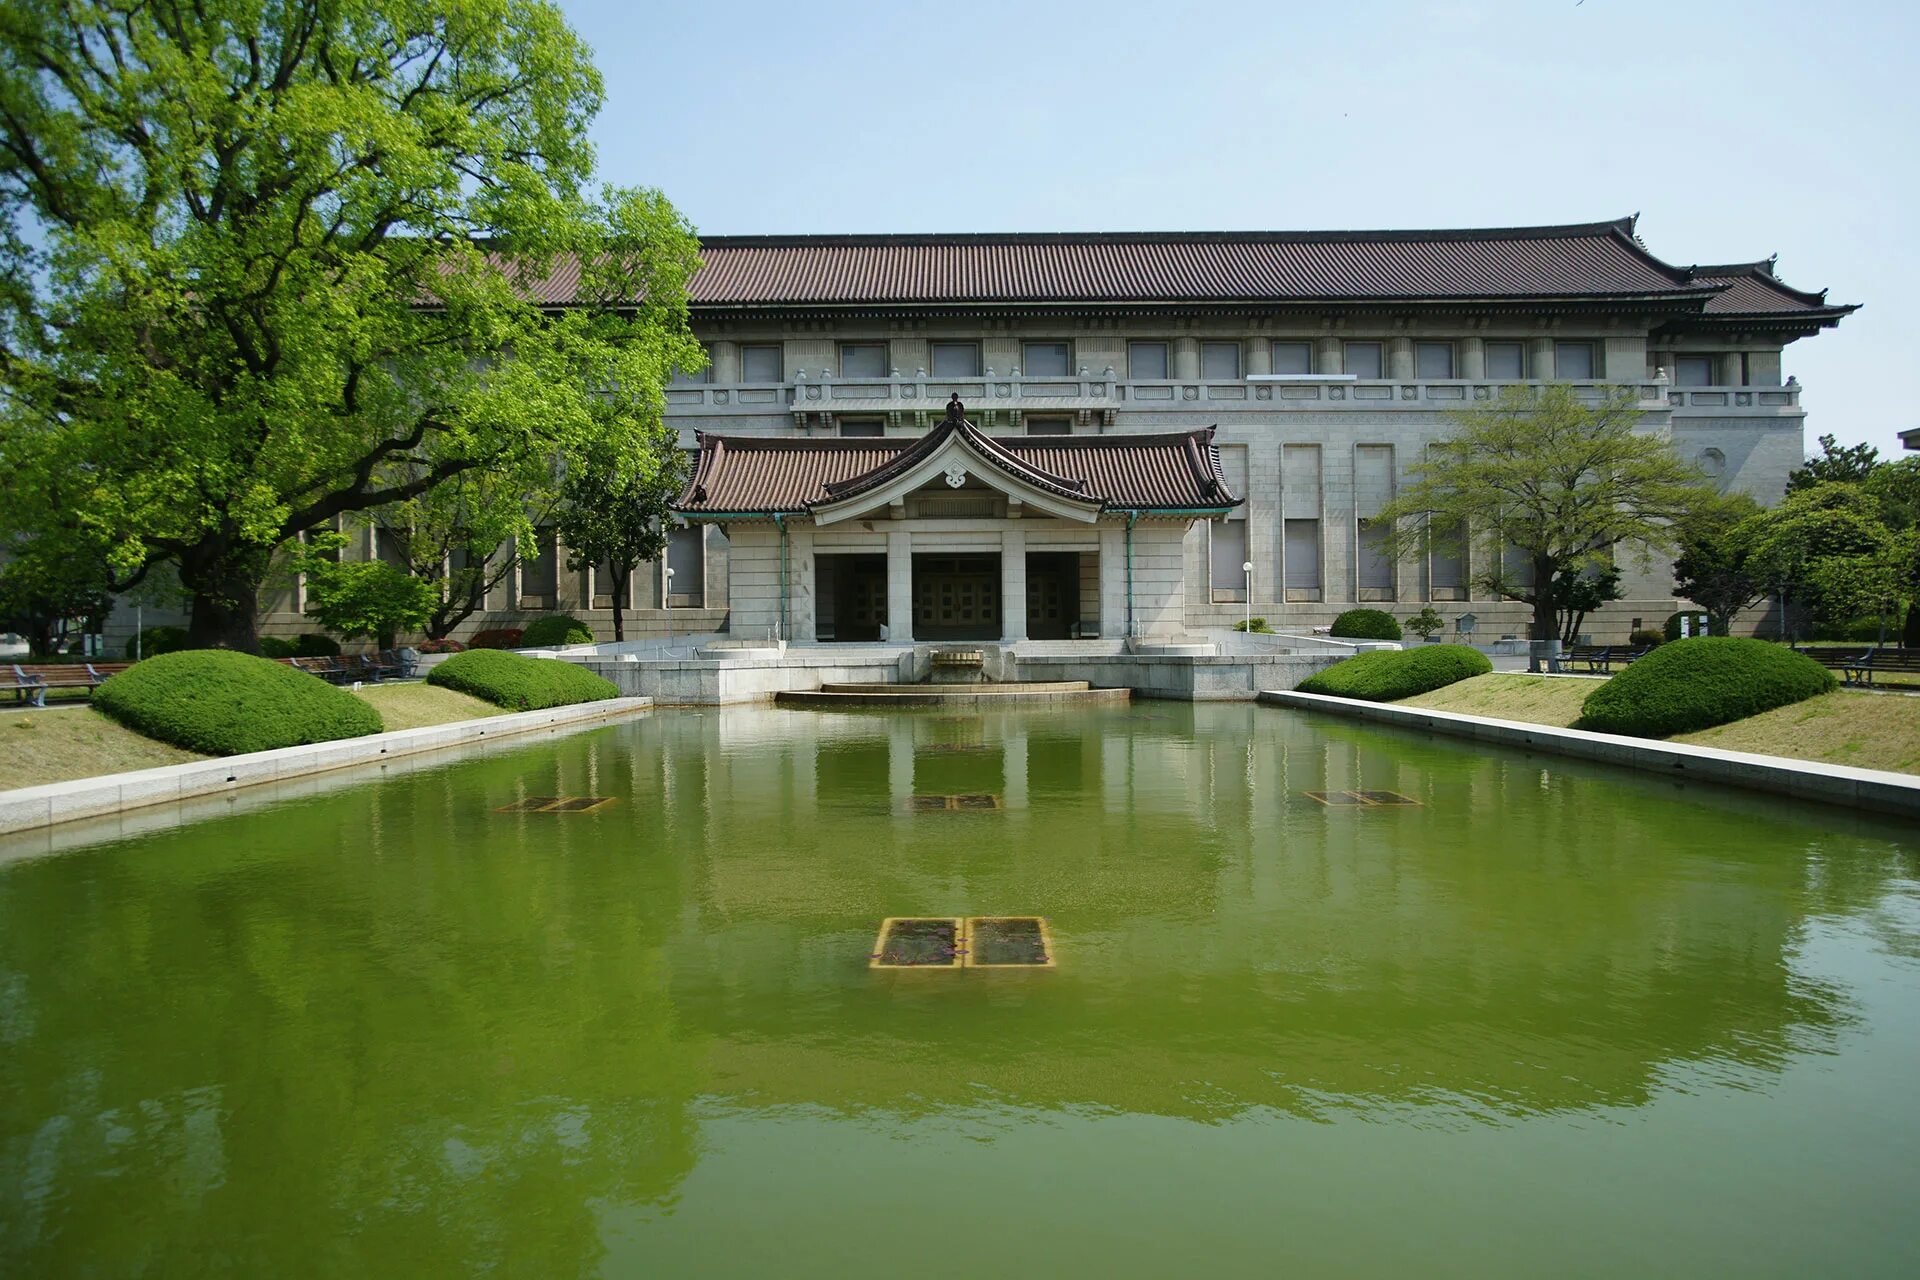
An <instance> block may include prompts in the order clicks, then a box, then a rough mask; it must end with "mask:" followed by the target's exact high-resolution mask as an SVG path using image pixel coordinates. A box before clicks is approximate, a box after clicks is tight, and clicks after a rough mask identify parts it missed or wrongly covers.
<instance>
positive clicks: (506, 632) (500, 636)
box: [467, 627, 526, 649]
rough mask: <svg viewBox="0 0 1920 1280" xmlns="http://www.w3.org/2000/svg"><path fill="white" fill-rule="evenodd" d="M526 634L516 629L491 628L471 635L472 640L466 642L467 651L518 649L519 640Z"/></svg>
mask: <svg viewBox="0 0 1920 1280" xmlns="http://www.w3.org/2000/svg"><path fill="white" fill-rule="evenodd" d="M525 634H526V633H525V632H524V631H522V630H520V628H518V627H491V628H489V629H488V630H485V631H476V632H474V633H473V639H471V640H469V641H468V642H467V648H469V649H518V648H519V647H520V638H521V637H522V636H523V635H525Z"/></svg>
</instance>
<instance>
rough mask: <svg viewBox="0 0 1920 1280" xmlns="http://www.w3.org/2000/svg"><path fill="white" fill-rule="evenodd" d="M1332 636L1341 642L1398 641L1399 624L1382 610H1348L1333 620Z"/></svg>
mask: <svg viewBox="0 0 1920 1280" xmlns="http://www.w3.org/2000/svg"><path fill="white" fill-rule="evenodd" d="M1333 634H1334V635H1336V636H1339V637H1340V638H1341V639H1343V640H1398V639H1399V638H1400V624H1399V623H1397V622H1395V621H1394V620H1393V615H1392V614H1390V613H1388V612H1387V611H1386V610H1384V609H1349V610H1347V611H1346V612H1345V613H1343V614H1341V615H1340V616H1339V617H1337V618H1335V619H1334V620H1333Z"/></svg>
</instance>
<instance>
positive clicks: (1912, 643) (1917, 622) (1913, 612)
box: [1900, 600, 1920, 649]
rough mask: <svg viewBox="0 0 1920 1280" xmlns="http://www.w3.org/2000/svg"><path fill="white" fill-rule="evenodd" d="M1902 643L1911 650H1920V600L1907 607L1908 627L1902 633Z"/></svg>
mask: <svg viewBox="0 0 1920 1280" xmlns="http://www.w3.org/2000/svg"><path fill="white" fill-rule="evenodd" d="M1900 643H1901V644H1903V645H1905V646H1906V647H1907V648H1909V649H1920V600H1915V601H1914V602H1913V603H1912V604H1910V605H1908V606H1907V625H1906V627H1905V628H1903V629H1902V631H1901V633H1900Z"/></svg>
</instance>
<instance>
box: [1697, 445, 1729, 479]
mask: <svg viewBox="0 0 1920 1280" xmlns="http://www.w3.org/2000/svg"><path fill="white" fill-rule="evenodd" d="M1700 469H1701V470H1702V471H1704V472H1706V473H1707V476H1708V478H1710V479H1714V480H1718V479H1719V478H1720V477H1721V476H1722V475H1723V474H1725V472H1726V469H1727V455H1726V454H1724V453H1722V452H1720V451H1719V450H1718V449H1702V450H1701V451H1700Z"/></svg>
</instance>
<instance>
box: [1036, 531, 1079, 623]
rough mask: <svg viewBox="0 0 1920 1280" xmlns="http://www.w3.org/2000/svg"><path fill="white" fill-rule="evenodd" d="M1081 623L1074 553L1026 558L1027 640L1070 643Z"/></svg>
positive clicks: (1075, 554) (1056, 552)
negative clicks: (1076, 626) (1076, 625)
mask: <svg viewBox="0 0 1920 1280" xmlns="http://www.w3.org/2000/svg"><path fill="white" fill-rule="evenodd" d="M1079 620H1080V556H1079V553H1078V552H1074V551H1047V552H1038V551H1036V552H1034V553H1033V554H1031V555H1029V556H1028V557H1027V636H1028V638H1030V639H1033V640H1069V639H1072V638H1073V628H1074V624H1075V623H1076V622H1078V621H1079Z"/></svg>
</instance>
